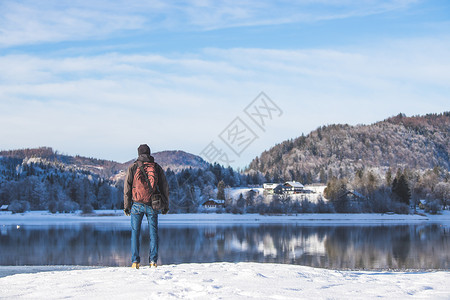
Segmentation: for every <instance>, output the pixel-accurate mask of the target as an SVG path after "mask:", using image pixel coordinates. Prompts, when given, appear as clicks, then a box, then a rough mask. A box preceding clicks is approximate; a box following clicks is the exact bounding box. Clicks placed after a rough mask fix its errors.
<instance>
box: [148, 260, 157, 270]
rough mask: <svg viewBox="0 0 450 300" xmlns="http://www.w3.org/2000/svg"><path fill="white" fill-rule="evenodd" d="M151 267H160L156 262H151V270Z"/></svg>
mask: <svg viewBox="0 0 450 300" xmlns="http://www.w3.org/2000/svg"><path fill="white" fill-rule="evenodd" d="M151 267H155V268H156V267H158V266H157V265H156V263H155V262H154V261H151V262H150V268H151Z"/></svg>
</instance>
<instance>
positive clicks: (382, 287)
mask: <svg viewBox="0 0 450 300" xmlns="http://www.w3.org/2000/svg"><path fill="white" fill-rule="evenodd" d="M14 268H16V269H17V270H15V272H14V271H12V270H11V269H14ZM71 269H72V268H71V267H67V270H64V267H36V271H39V272H38V273H27V271H29V269H28V270H27V269H25V272H24V273H22V271H23V270H24V268H23V267H0V298H4V299H6V298H8V299H17V298H25V299H63V298H71V299H208V300H210V299H349V298H350V299H355V298H356V299H375V298H380V297H381V298H386V299H405V298H414V299H417V298H418V299H449V298H450V289H449V288H448V283H449V282H450V273H449V272H444V271H440V272H411V273H407V272H360V271H334V270H326V269H316V268H311V267H304V266H294V265H280V264H259V263H213V264H180V265H165V266H160V267H158V268H157V269H154V268H152V269H150V268H149V267H141V268H140V269H139V270H135V269H131V268H91V269H75V270H71ZM12 272H13V273H16V274H14V275H11V273H12Z"/></svg>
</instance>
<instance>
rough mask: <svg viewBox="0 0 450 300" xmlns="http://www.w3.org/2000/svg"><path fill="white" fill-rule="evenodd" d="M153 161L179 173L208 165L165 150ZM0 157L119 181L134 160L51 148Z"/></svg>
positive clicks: (4, 152) (191, 156)
mask: <svg viewBox="0 0 450 300" xmlns="http://www.w3.org/2000/svg"><path fill="white" fill-rule="evenodd" d="M152 156H153V157H154V158H155V161H156V162H157V163H159V164H160V165H161V166H162V167H163V169H164V170H167V169H169V168H170V169H171V170H172V171H175V172H177V171H180V170H182V169H185V168H201V169H205V168H207V167H208V163H207V162H206V161H204V160H203V159H202V158H201V157H200V156H197V155H194V154H190V153H187V152H185V151H182V150H166V151H160V152H155V153H152ZM0 157H9V158H16V159H22V160H24V159H26V158H32V157H38V158H42V159H45V160H47V161H57V162H59V163H63V164H66V165H74V166H75V167H78V168H81V169H84V170H87V171H89V172H92V173H93V174H97V175H99V176H101V177H104V178H107V179H110V178H111V179H112V178H114V179H120V178H121V177H123V176H119V177H117V176H116V175H118V174H120V173H123V172H124V171H126V170H127V169H128V167H129V166H130V165H131V164H132V163H133V162H134V161H135V160H136V158H133V159H131V160H129V161H127V162H124V163H120V162H116V161H113V160H106V159H99V158H92V157H85V156H80V155H75V156H72V155H67V154H61V153H59V152H58V151H54V150H53V148H51V147H38V148H24V149H15V150H2V151H0Z"/></svg>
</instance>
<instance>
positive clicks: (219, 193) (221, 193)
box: [217, 180, 225, 200]
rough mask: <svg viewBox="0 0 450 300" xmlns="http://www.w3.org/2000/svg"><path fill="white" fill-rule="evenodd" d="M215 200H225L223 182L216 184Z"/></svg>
mask: <svg viewBox="0 0 450 300" xmlns="http://www.w3.org/2000/svg"><path fill="white" fill-rule="evenodd" d="M217 199H219V200H225V182H223V180H221V181H219V183H218V184H217Z"/></svg>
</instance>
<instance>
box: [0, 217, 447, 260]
mask: <svg viewBox="0 0 450 300" xmlns="http://www.w3.org/2000/svg"><path fill="white" fill-rule="evenodd" d="M143 231H144V236H143V240H142V247H141V248H142V249H141V251H142V252H141V257H142V259H143V262H144V263H146V262H147V260H146V258H147V257H146V256H147V253H148V246H147V245H148V229H147V228H146V227H144V228H143ZM0 232H1V234H0V265H89V266H95V265H104V266H128V265H129V259H130V258H129V256H130V237H131V234H130V230H129V228H128V227H123V226H115V225H106V224H102V225H92V224H82V225H77V226H22V227H20V228H17V227H13V226H2V227H1V231H0ZM159 233H160V260H161V262H162V263H163V264H172V263H186V262H218V261H228V262H239V261H252V262H274V263H288V264H298V265H307V266H313V267H322V268H333V269H346V268H351V269H386V268H394V269H449V256H450V254H449V253H450V251H449V250H450V243H449V236H450V235H449V228H448V227H444V226H441V225H408V226H362V227H355V226H348V227H346V226H315V227H313V226H296V225H242V226H214V225H208V226H180V227H174V226H164V225H160V228H159Z"/></svg>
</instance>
